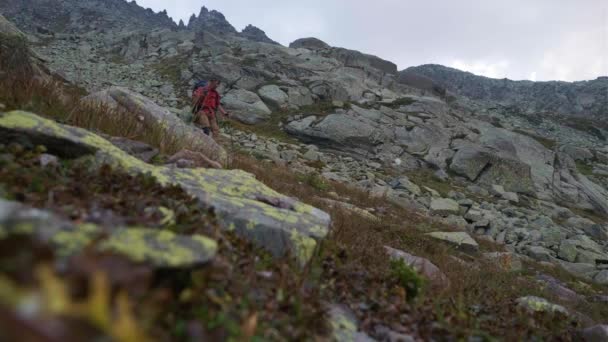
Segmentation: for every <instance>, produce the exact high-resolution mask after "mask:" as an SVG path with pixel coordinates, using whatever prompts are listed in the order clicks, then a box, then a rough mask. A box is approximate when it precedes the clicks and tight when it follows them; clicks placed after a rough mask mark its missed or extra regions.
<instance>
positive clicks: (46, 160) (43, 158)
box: [39, 153, 59, 167]
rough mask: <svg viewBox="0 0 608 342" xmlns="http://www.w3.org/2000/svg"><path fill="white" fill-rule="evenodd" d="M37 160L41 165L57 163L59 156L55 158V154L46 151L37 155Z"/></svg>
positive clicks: (55, 164)
mask: <svg viewBox="0 0 608 342" xmlns="http://www.w3.org/2000/svg"><path fill="white" fill-rule="evenodd" d="M39 161H40V166H42V167H47V166H58V165H59V158H57V157H56V156H54V155H52V154H48V153H43V154H41V155H40V157H39Z"/></svg>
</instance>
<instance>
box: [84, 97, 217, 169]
mask: <svg viewBox="0 0 608 342" xmlns="http://www.w3.org/2000/svg"><path fill="white" fill-rule="evenodd" d="M81 102H82V103H83V104H84V105H93V106H97V105H102V106H106V107H108V108H110V109H113V110H118V111H122V112H125V113H130V114H132V115H133V116H135V117H137V118H138V119H141V120H140V121H141V123H142V125H143V128H142V129H144V130H146V131H150V132H152V131H155V130H158V129H161V130H162V131H163V134H165V136H166V137H167V139H169V140H171V139H175V138H183V139H186V140H187V141H188V142H189V143H190V144H189V148H190V149H191V150H193V151H197V152H201V153H203V154H204V155H206V156H207V157H209V158H210V159H212V160H214V161H217V162H220V163H225V162H226V160H227V154H226V151H225V150H224V149H223V148H222V147H221V146H219V145H218V144H217V143H216V142H215V141H214V140H213V139H211V138H210V137H209V136H208V135H206V134H205V133H204V132H203V131H201V130H199V129H197V128H195V127H193V126H190V125H187V124H186V123H184V122H183V121H182V120H181V119H180V118H179V117H178V116H177V115H175V114H173V113H172V112H170V111H169V110H167V109H165V108H163V107H161V106H159V105H157V104H156V103H154V102H153V101H152V100H150V99H148V98H147V97H145V96H143V95H141V94H138V93H136V92H133V91H131V90H129V89H127V88H123V87H111V88H108V89H106V90H103V91H100V92H97V93H93V94H91V95H89V96H86V97H84V98H83V99H82V100H81ZM107 119H108V120H114V119H113V118H112V117H108V118H107Z"/></svg>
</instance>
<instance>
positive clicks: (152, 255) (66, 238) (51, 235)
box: [0, 199, 217, 268]
mask: <svg viewBox="0 0 608 342" xmlns="http://www.w3.org/2000/svg"><path fill="white" fill-rule="evenodd" d="M23 235H27V236H32V237H33V238H34V239H35V240H37V241H38V242H40V243H43V244H45V245H50V246H51V247H53V249H55V251H56V254H57V255H58V256H60V257H64V258H65V257H70V256H72V255H74V254H76V253H78V252H80V251H82V250H83V249H85V248H87V247H89V246H90V245H93V246H94V248H95V249H97V250H98V251H105V252H113V253H117V254H120V255H123V256H125V257H127V258H129V259H130V260H133V261H135V262H141V263H147V264H150V265H152V266H155V267H160V268H189V267H192V266H196V265H201V264H205V263H207V262H208V261H210V260H211V259H213V257H214V256H215V254H216V252H217V243H216V242H215V241H213V240H211V239H209V238H207V237H204V236H202V235H177V234H174V233H172V232H170V231H165V230H159V229H145V228H129V227H113V228H104V227H100V226H97V225H94V224H73V223H71V222H69V221H66V220H63V219H60V218H58V217H56V216H55V215H53V214H51V213H50V212H47V211H43V210H38V209H32V208H28V207H26V206H23V205H21V204H19V203H16V202H9V201H5V200H2V199H0V239H7V238H9V237H13V236H23Z"/></svg>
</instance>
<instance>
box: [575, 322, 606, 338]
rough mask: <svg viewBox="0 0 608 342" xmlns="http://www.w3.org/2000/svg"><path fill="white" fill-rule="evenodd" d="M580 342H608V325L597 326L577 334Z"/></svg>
mask: <svg viewBox="0 0 608 342" xmlns="http://www.w3.org/2000/svg"><path fill="white" fill-rule="evenodd" d="M577 335H578V338H579V339H580V340H579V341H582V342H606V341H608V325H607V324H600V325H595V326H592V327H589V328H586V329H583V330H580V331H578V333H577Z"/></svg>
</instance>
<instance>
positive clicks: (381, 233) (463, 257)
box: [231, 154, 608, 341]
mask: <svg viewBox="0 0 608 342" xmlns="http://www.w3.org/2000/svg"><path fill="white" fill-rule="evenodd" d="M233 157H234V158H233V162H232V165H231V167H233V168H239V169H243V170H246V171H249V172H251V173H253V174H255V175H256V176H257V177H258V179H259V180H260V181H262V182H264V183H265V184H267V185H268V186H270V187H272V188H274V189H275V190H277V191H279V192H282V193H285V194H288V195H290V196H293V197H296V198H298V199H300V200H302V201H304V202H307V203H309V204H312V205H315V206H317V207H319V208H321V209H323V210H325V211H327V212H329V213H330V214H331V217H332V230H331V233H330V235H329V236H328V237H327V238H326V239H325V240H324V241H323V243H322V247H321V250H320V252H319V255H318V256H317V257H316V258H315V259H314V260H313V262H312V265H311V267H310V270H309V271H310V274H309V278H311V281H315V282H316V284H317V286H321V287H323V288H326V291H325V292H324V293H323V295H324V296H325V298H326V300H328V301H339V302H343V303H346V304H348V305H350V306H351V308H353V309H354V311H355V313H356V314H357V316H358V318H359V320H360V321H361V322H363V328H364V329H369V330H370V331H371V330H373V322H375V321H382V322H383V323H384V324H386V325H390V324H402V323H403V322H400V321H399V320H400V317H401V316H399V315H398V314H397V313H395V312H390V310H392V309H391V305H397V306H398V307H399V311H400V312H399V313H400V314H402V315H407V316H408V317H409V319H410V320H411V322H410V324H412V325H413V326H416V327H417V328H418V329H419V331H418V332H419V333H420V334H421V336H423V337H426V338H431V337H434V338H435V337H438V336H442V335H445V336H456V337H458V338H466V337H468V336H471V335H475V336H480V337H482V338H485V337H488V336H495V337H497V336H501V337H503V338H504V339H505V340H513V341H515V340H529V339H533V338H541V339H547V338H549V339H554V338H557V337H559V338H560V339H562V340H569V337H568V336H570V335H571V333H572V332H573V331H574V329H575V328H577V327H578V326H577V324H579V323H577V321H576V319H575V318H566V317H559V318H558V319H555V318H556V317H553V316H551V315H542V314H541V315H530V314H528V313H524V312H521V311H520V310H518V309H517V307H516V305H515V300H516V299H517V298H519V297H523V296H530V295H535V296H540V297H544V298H546V299H548V300H550V301H552V302H555V303H558V304H561V305H564V306H566V307H568V308H570V309H572V310H575V311H577V312H582V313H584V314H585V315H586V316H588V320H589V321H595V322H601V321H602V320H603V319H605V317H608V316H607V315H608V308H604V307H603V306H602V305H601V304H599V303H589V302H586V301H583V302H581V303H575V304H573V303H568V302H563V301H562V300H560V298H558V297H556V296H555V295H553V294H551V293H548V292H546V291H545V290H544V289H543V287H542V286H541V284H540V283H538V282H537V281H536V280H535V277H536V275H537V274H548V275H551V276H554V277H556V278H557V279H561V280H562V281H564V282H565V283H566V284H568V286H569V287H571V288H574V289H576V290H577V292H579V293H581V292H580V290H579V289H578V288H577V286H580V284H581V282H580V281H579V280H577V279H575V278H574V277H572V276H571V275H569V274H567V273H566V272H564V271H562V270H560V269H559V268H546V267H542V266H539V265H538V264H536V263H526V264H525V267H524V270H525V271H521V272H509V271H507V270H504V269H503V268H501V267H500V265H498V264H497V263H496V262H491V261H484V259H483V258H482V256H481V253H484V252H493V251H503V247H502V246H500V245H496V244H493V243H490V242H486V241H479V243H480V252H479V253H475V254H472V255H471V254H464V253H461V252H460V251H458V250H456V249H454V248H452V247H451V246H449V245H447V244H443V243H440V242H437V241H436V240H433V239H431V238H429V237H428V236H426V235H424V233H425V232H426V231H428V230H451V229H450V228H449V227H445V226H442V225H441V224H439V223H437V222H435V221H430V220H429V219H428V218H426V217H424V216H422V215H420V214H417V213H415V212H411V211H408V210H405V209H403V208H400V207H398V206H395V205H393V204H391V203H389V202H387V201H386V200H385V199H382V198H373V197H370V195H369V193H367V192H365V191H360V190H358V189H354V188H352V187H349V186H347V185H344V184H340V183H334V182H329V183H328V184H329V188H328V189H325V190H324V191H319V190H318V189H316V188H315V187H314V186H312V185H310V184H307V183H306V182H303V181H300V180H301V177H299V176H298V175H296V174H294V173H293V172H292V171H290V170H289V169H287V168H285V167H280V166H275V165H273V164H271V163H263V162H260V161H258V160H254V159H253V158H251V157H248V156H245V155H239V154H237V155H235V156H233ZM330 192H334V193H337V194H338V196H339V198H342V199H343V200H345V201H347V202H349V203H352V204H354V205H357V206H359V207H361V208H373V209H374V210H375V213H374V214H375V215H377V216H379V217H381V221H373V220H369V219H366V218H363V217H359V216H358V215H355V214H353V213H352V212H347V211H344V210H342V209H337V208H332V207H329V206H328V205H327V204H326V203H324V202H322V201H319V200H318V197H319V196H327V194H328V193H330ZM384 246H391V247H393V248H397V249H401V250H404V251H407V252H409V253H412V254H415V255H418V256H421V257H425V258H427V259H429V260H431V261H432V262H433V263H434V264H435V265H437V266H438V267H439V268H440V269H441V270H443V271H444V273H445V274H446V275H447V277H448V278H449V280H450V286H449V287H448V288H445V289H437V288H430V287H427V288H426V289H425V290H424V291H423V294H422V295H421V298H420V299H418V300H417V301H416V302H414V303H413V304H412V303H408V302H407V301H404V302H403V303H401V304H396V303H400V302H399V299H398V298H397V299H396V298H395V297H394V296H393V293H394V291H395V286H398V285H397V284H395V282H394V281H392V280H391V279H392V277H391V270H390V262H389V260H388V258H387V257H386V255H385V254H384ZM455 257H456V258H455ZM315 270H316V271H315ZM587 291H588V293H587V294H593V293H598V292H599V293H601V291H604V292H605V289H603V288H602V287H596V288H588V289H587ZM370 302H371V303H377V305H376V306H374V305H372V308H371V309H368V310H367V311H365V310H358V309H357V307H358V305H359V304H360V303H370ZM385 306H386V307H385ZM393 309H394V307H393ZM370 322H371V323H370ZM429 322H437V323H439V326H434V327H431V326H432V324H431V325H429Z"/></svg>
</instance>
